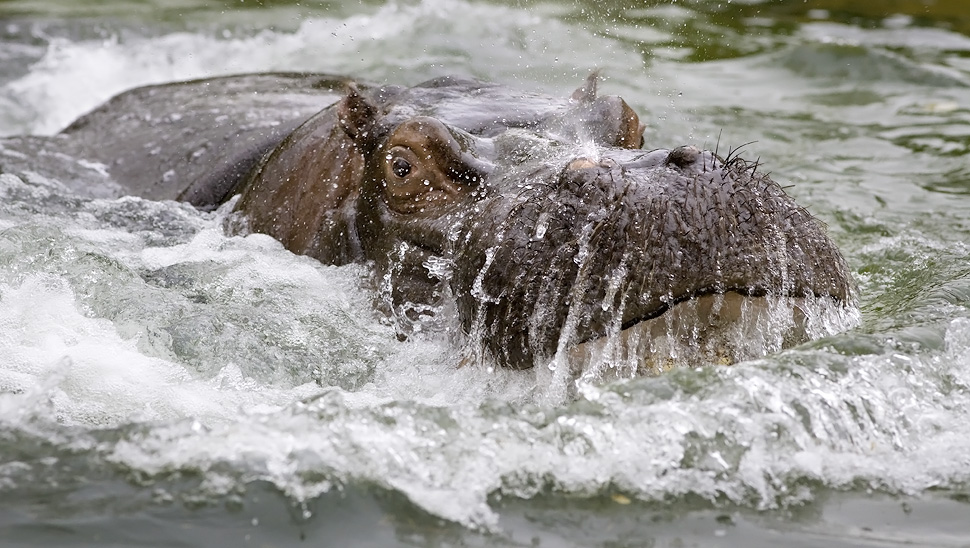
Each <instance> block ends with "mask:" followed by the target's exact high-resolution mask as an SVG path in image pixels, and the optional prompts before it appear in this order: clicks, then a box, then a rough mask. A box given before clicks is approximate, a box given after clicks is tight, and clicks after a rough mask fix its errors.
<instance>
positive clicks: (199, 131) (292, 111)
mask: <svg viewBox="0 0 970 548" xmlns="http://www.w3.org/2000/svg"><path fill="white" fill-rule="evenodd" d="M597 87H598V77H597V75H595V74H594V75H592V76H590V77H589V78H588V79H587V80H586V81H585V82H583V83H582V85H581V86H580V87H579V89H577V90H576V91H575V92H574V93H572V94H571V95H567V94H564V96H562V97H556V96H550V95H547V94H543V93H535V92H524V91H517V90H513V89H510V88H509V87H507V86H504V85H500V84H495V83H489V82H483V81H479V80H473V79H464V78H454V77H444V78H436V79H433V80H430V81H427V82H424V83H420V84H418V85H415V86H413V87H406V86H397V85H376V84H369V83H366V82H361V81H357V80H354V79H351V78H347V77H341V76H330V75H320V74H260V75H241V76H233V77H221V78H211V79H206V80H196V81H192V82H183V83H175V84H164V85H156V86H148V87H143V88H138V89H135V90H132V91H128V92H125V93H122V94H121V95H119V96H117V97H115V98H114V99H112V100H110V101H108V102H107V103H106V104H105V105H103V106H101V107H99V108H97V109H95V110H94V111H92V112H91V113H89V114H87V115H85V116H83V117H81V118H80V119H78V120H77V121H75V122H74V123H72V124H71V125H70V126H68V127H67V128H66V129H65V130H64V131H63V132H61V133H60V134H58V135H55V136H52V137H19V138H8V139H6V140H3V141H0V172H2V171H10V172H18V171H20V172H23V171H30V170H32V171H46V172H48V173H52V174H53V176H55V177H57V178H58V179H59V180H61V181H68V182H69V183H70V184H71V185H72V186H73V189H72V190H74V191H75V192H78V193H81V194H88V195H98V196H110V195H122V194H131V195H137V196H141V197H145V198H149V199H155V200H180V201H185V202H189V203H191V204H192V205H194V206H196V207H199V208H203V209H213V208H217V207H220V206H223V204H226V203H227V202H228V203H230V204H232V205H231V208H232V210H233V213H232V214H231V215H230V217H231V218H232V219H235V222H234V223H228V224H229V225H231V226H234V227H235V228H234V230H242V231H252V232H259V233H264V234H268V235H270V236H272V237H273V238H275V239H277V240H279V241H280V242H281V243H282V244H283V245H284V246H285V247H286V248H287V249H289V250H290V251H292V252H294V253H298V254H303V255H307V256H310V257H313V258H315V259H317V260H319V261H321V262H323V263H326V264H332V265H343V264H348V263H367V264H370V265H372V267H373V273H374V277H373V280H374V285H375V287H376V290H377V292H376V294H377V295H378V296H379V298H377V299H375V300H376V301H377V304H378V307H379V308H381V309H382V310H383V312H384V313H386V314H387V315H388V317H389V318H392V319H393V322H394V323H395V325H396V326H397V330H398V333H399V336H400V337H401V338H407V337H410V336H414V333H415V332H417V331H421V330H427V329H430V328H432V327H434V326H435V325H438V326H439V327H440V325H441V324H447V325H451V326H452V328H454V329H453V330H454V331H455V332H457V336H458V337H460V338H461V339H462V340H464V341H466V342H467V343H469V344H468V345H467V346H468V347H469V348H472V349H473V352H472V355H473V356H477V357H479V358H480V359H482V360H483V361H484V360H487V361H488V363H491V364H497V365H500V366H504V367H508V368H515V369H524V368H530V367H533V366H535V365H540V364H549V363H551V360H553V359H554V358H556V357H557V356H560V357H561V356H564V355H570V354H575V353H576V352H577V351H578V350H577V349H587V348H588V349H595V350H583V351H585V352H597V353H598V355H599V356H606V358H605V359H613V360H631V359H632V360H634V362H636V363H640V362H643V361H644V360H645V359H646V358H645V357H644V356H645V355H646V354H650V352H651V351H656V350H657V347H656V345H654V344H653V341H654V339H656V338H658V337H660V338H662V337H664V336H665V335H666V336H674V337H675V338H677V337H679V338H680V339H681V340H683V341H686V346H687V347H697V348H703V349H705V350H704V352H703V353H702V354H703V355H704V356H703V357H704V359H705V360H707V361H708V362H709V361H714V362H719V361H720V362H723V363H727V362H731V361H734V360H737V359H740V358H742V357H744V356H743V355H741V354H743V353H741V354H739V353H738V352H732V351H731V349H730V347H731V346H732V344H734V346H738V344H737V341H735V343H731V342H730V340H729V337H726V336H725V333H729V332H730V329H732V327H731V326H732V325H734V324H735V323H738V322H742V320H744V319H745V318H748V317H756V318H759V320H758V321H760V322H762V323H763V324H764V325H761V326H760V329H764V330H766V331H770V330H772V329H776V330H777V328H778V326H777V325H773V324H774V323H775V322H776V319H772V318H776V317H775V316H772V315H771V314H767V315H765V314H762V313H761V312H758V313H756V312H755V311H757V310H763V309H766V306H767V308H772V307H774V308H775V309H777V308H778V307H780V308H781V309H783V316H784V317H785V318H786V319H787V320H786V321H787V323H785V325H784V326H782V327H783V328H782V330H781V331H782V332H781V334H780V335H779V337H780V340H781V342H782V345H783V346H786V345H790V344H794V343H796V342H800V341H802V340H804V339H805V338H807V337H808V336H811V335H810V334H807V333H809V332H810V330H808V329H806V323H810V321H811V313H810V309H811V307H812V306H821V307H823V308H826V307H827V308H831V309H836V310H840V309H848V308H851V307H852V306H853V301H854V296H853V284H852V280H851V276H850V274H849V271H848V268H847V266H846V263H845V260H844V258H843V257H842V255H841V254H840V252H839V250H838V248H837V247H836V245H835V244H834V243H833V241H832V240H831V239H830V238H829V236H828V235H827V234H826V229H825V226H824V225H823V224H822V223H821V222H820V221H819V220H817V219H816V218H814V217H813V216H812V215H811V214H810V213H809V212H808V211H806V210H805V209H803V208H802V207H800V206H798V205H797V204H796V203H795V201H794V200H793V199H792V198H791V197H789V196H788V195H787V194H786V192H785V191H784V190H783V189H782V188H781V187H780V186H779V185H778V184H777V183H775V182H774V181H773V180H772V179H771V178H770V177H769V176H768V175H767V174H766V173H765V172H764V171H763V170H762V171H759V165H758V164H757V163H753V162H748V161H745V160H743V159H742V158H741V157H740V156H738V155H737V154H736V153H731V154H728V155H727V156H726V157H721V156H720V155H718V154H716V153H715V152H711V151H707V150H701V149H699V148H696V147H694V146H690V145H683V146H677V147H674V148H670V149H663V148H653V149H651V148H647V147H645V146H644V145H645V143H644V128H645V126H644V124H643V123H641V120H640V118H639V116H638V115H637V113H636V112H634V110H633V109H632V108H631V107H630V106H629V104H628V103H627V102H626V101H624V100H623V99H622V98H620V97H618V96H607V95H602V96H601V95H599V94H598V92H597ZM52 150H53V151H56V154H51V153H50V152H51V151H52ZM39 158H42V160H38V159H39ZM38 161H40V162H41V164H37V162H38ZM224 207H229V206H224ZM765 303H768V304H767V305H766V304H765ZM759 314H760V315H759ZM449 322H450V323H449ZM681 322H683V323H684V325H680V323H681ZM783 323H784V322H783ZM445 330H446V331H447V328H445ZM737 333H739V334H740V335H737V334H736V335H735V339H736V338H737V337H739V336H740V337H742V338H743V337H744V334H743V332H741V331H738V332H737ZM674 354H676V353H674ZM676 357H677V356H676V355H673V357H671V356H667V358H666V359H676ZM634 367H636V366H634Z"/></svg>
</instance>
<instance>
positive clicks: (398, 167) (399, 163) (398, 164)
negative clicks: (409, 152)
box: [391, 157, 411, 179]
mask: <svg viewBox="0 0 970 548" xmlns="http://www.w3.org/2000/svg"><path fill="white" fill-rule="evenodd" d="M391 170H392V171H393V172H394V175H396V176H398V177H400V178H401V179H403V178H405V177H407V176H408V174H409V173H411V163H410V162H408V161H407V160H405V159H404V158H400V157H398V158H394V162H393V163H392V164H391Z"/></svg>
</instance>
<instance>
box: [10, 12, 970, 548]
mask: <svg viewBox="0 0 970 548" xmlns="http://www.w3.org/2000/svg"><path fill="white" fill-rule="evenodd" d="M857 4H862V3H860V2H849V1H838V0H811V1H802V0H791V1H762V2H758V1H745V2H729V1H727V0H721V1H713V0H696V1H678V2H652V1H647V2H605V3H604V2H593V1H589V2H573V3H570V2H559V3H550V2H540V1H535V2H508V3H499V2H479V1H471V2H464V1H459V0H424V1H420V2H418V1H407V2H405V1H402V2H391V3H382V2H355V3H336V2H334V3H326V2H320V3H318V2H236V1H229V0H226V1H222V2H202V1H192V0H180V1H177V2H163V1H161V0H157V1H154V2H136V1H127V2H121V1H118V2H93V1H92V2H82V1H77V0H39V1H35V0H31V1H0V135H14V134H23V133H33V134H51V133H54V132H56V131H57V130H58V129H60V128H62V127H64V126H65V125H66V124H67V123H69V122H70V121H71V120H72V119H73V118H75V117H76V116H78V115H80V114H83V113H84V112H85V111H86V110H88V109H90V108H93V107H94V106H96V105H97V104H99V103H100V102H102V101H104V100H106V99H107V98H109V97H110V96H111V95H112V94H114V93H117V92H120V91H122V90H125V89H128V88H131V87H134V86H137V85H142V84H148V83H157V82H165V81H173V80H178V79H185V78H194V77H200V76H207V75H216V74H228V73H238V72H249V71H266V70H309V71H321V72H335V73H344V74H351V75H355V76H358V77H360V78H362V79H366V80H370V81H377V82H389V83H403V84H413V83H417V82H420V81H422V80H425V79H427V78H431V77H434V76H439V75H443V74H458V75H465V76H475V77H479V78H483V79H488V80H494V81H499V82H502V83H505V84H508V85H510V86H512V87H517V88H520V89H523V90H533V89H540V90H543V91H546V92H549V93H555V94H568V93H570V92H571V90H572V89H574V88H575V87H577V86H578V85H579V83H580V82H581V81H582V79H583V78H584V77H585V75H586V74H588V72H589V71H590V70H592V69H601V70H602V71H603V74H604V76H605V81H604V83H603V84H602V87H601V90H602V91H603V92H605V93H615V94H619V95H622V96H623V97H624V98H625V99H626V101H627V102H628V103H629V104H630V105H631V106H633V108H634V109H636V110H637V111H638V113H639V114H640V117H641V120H642V121H644V122H645V123H646V124H647V131H646V134H645V137H646V142H647V144H646V147H647V148H652V147H664V148H670V147H672V146H676V145H680V144H684V143H692V144H698V145H701V146H704V147H707V148H712V149H713V148H715V147H717V148H718V150H720V151H722V154H723V153H726V152H727V151H728V150H730V149H731V148H733V147H739V146H742V145H743V148H742V150H743V155H744V156H746V157H748V158H751V159H754V158H759V157H760V159H761V162H762V165H763V166H764V168H765V169H767V170H768V171H770V172H771V173H772V174H773V177H774V178H775V179H776V180H777V181H779V182H780V183H781V184H782V185H784V186H786V188H787V191H788V192H789V193H790V194H791V195H792V196H794V197H795V198H796V200H797V201H798V202H799V203H801V204H802V205H803V206H804V207H806V208H807V209H808V210H809V211H811V212H812V213H813V214H814V215H816V216H817V217H819V218H820V219H822V220H823V221H824V222H825V223H826V224H827V225H828V228H829V232H830V234H831V235H832V237H833V238H834V239H835V240H836V242H837V243H838V244H839V246H840V247H841V249H842V250H843V252H844V254H845V255H846V258H847V260H848V263H849V265H850V267H851V270H852V272H853V275H854V278H855V279H856V281H857V284H858V295H859V305H860V308H861V311H862V323H861V325H860V326H859V327H858V328H855V329H853V330H851V331H849V332H847V333H843V334H840V335H836V336H833V337H829V338H826V339H823V340H820V341H815V342H812V343H809V344H807V345H803V346H801V347H798V348H795V349H792V350H790V351H786V352H783V353H780V354H777V355H771V356H767V357H766V358H764V359H761V360H755V361H752V362H748V363H743V364H739V365H737V366H734V367H732V368H718V367H709V368H701V369H698V370H681V371H674V372H672V373H670V374H668V375H665V376H662V377H659V378H648V379H632V380H625V381H618V382H615V383H612V384H609V385H605V386H601V387H597V388H596V389H595V390H592V391H590V392H589V393H586V394H585V395H584V396H582V397H580V398H579V399H578V400H576V401H570V402H559V403H554V404H550V403H547V402H546V400H544V399H543V398H542V397H541V387H539V389H538V390H537V389H536V387H535V383H536V379H537V378H539V377H535V376H531V377H530V376H528V375H519V374H514V373H509V372H501V371H500V372H496V373H488V372H486V371H476V370H474V369H469V368H462V369H461V370H455V368H454V366H453V362H452V361H449V359H450V356H452V354H454V349H453V348H450V347H448V345H447V344H444V343H441V342H440V341H435V340H427V341H409V342H408V343H398V342H397V341H396V340H394V338H393V334H392V333H390V332H389V330H388V328H387V326H386V325H384V324H383V323H381V319H380V318H379V317H378V316H376V315H374V314H372V313H370V312H364V311H366V310H370V306H369V305H370V300H369V298H368V297H367V296H366V294H365V293H366V289H363V288H362V287H361V286H362V285H365V284H362V283H361V282H360V279H361V277H362V271H361V269H358V268H334V267H323V266H320V265H316V264H312V262H310V261H309V260H304V259H302V258H298V257H293V256H291V255H289V254H288V253H287V252H285V251H283V250H282V249H280V248H278V247H274V245H273V244H272V243H271V242H267V241H264V240H260V239H258V238H250V239H238V238H236V239H233V238H230V237H228V236H226V235H225V234H224V233H223V232H222V231H221V228H220V226H221V225H220V223H219V221H218V218H217V217H216V216H215V215H214V214H203V213H198V212H194V211H192V210H190V209H188V208H184V207H180V206H177V205H175V204H170V203H146V202H141V201H110V200H107V201H97V200H95V201H90V200H81V199H76V198H74V197H71V196H69V195H67V194H66V193H65V192H64V190H63V189H61V188H58V187H57V185H56V184H55V183H56V182H55V183H51V182H49V181H47V182H45V181H43V180H31V179H29V178H27V180H20V179H15V178H10V177H8V176H4V175H0V177H7V178H0V191H2V194H0V267H2V269H0V356H2V357H0V539H2V543H0V544H3V545H4V546H7V545H10V546H56V545H68V544H69V545H72V546H133V545H154V546H241V545H252V546H285V545H297V544H300V545H321V546H393V545H403V546H493V545H494V546H504V545H514V546H604V547H606V546H610V547H616V546H778V545H785V546H896V545H900V544H905V545H917V546H970V506H968V504H967V501H968V496H970V313H968V308H967V307H968V303H970V260H968V259H970V247H968V242H970V161H968V157H967V152H968V148H970V9H968V8H967V7H965V5H964V2H962V1H957V0H937V1H936V2H933V1H932V0H926V1H912V2H910V1H904V0H883V1H870V2H865V3H864V4H862V5H857ZM0 165H2V162H0ZM160 219H162V220H163V221H164V222H162V221H160ZM163 275H164V276H163ZM165 276H167V277H165ZM162 277H165V279H166V280H174V281H171V282H166V284H159V283H157V282H153V280H157V279H160V278H162ZM362 293H364V294H362ZM267 295H269V296H270V297H267ZM239 326H243V327H239ZM349 378H353V379H354V380H355V382H354V383H352V384H351V383H348V382H346V380H347V379H349ZM348 386H354V387H355V388H347V387H348ZM341 387H343V388H341ZM321 392H324V393H325V395H324V396H319V394H320V393H321ZM537 392H538V393H539V394H538V395H537Z"/></svg>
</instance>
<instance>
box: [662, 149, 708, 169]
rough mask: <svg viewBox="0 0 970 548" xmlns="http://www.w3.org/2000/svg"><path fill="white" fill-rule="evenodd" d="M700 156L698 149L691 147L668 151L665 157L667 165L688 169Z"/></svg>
mask: <svg viewBox="0 0 970 548" xmlns="http://www.w3.org/2000/svg"><path fill="white" fill-rule="evenodd" d="M700 155H701V151H700V149H698V148H697V147H693V146H682V147H677V148H675V149H673V150H671V151H670V154H669V155H668V156H667V164H668V165H669V164H673V165H675V166H677V167H681V168H686V167H690V166H691V165H693V164H694V162H696V161H697V158H698V157H699V156H700Z"/></svg>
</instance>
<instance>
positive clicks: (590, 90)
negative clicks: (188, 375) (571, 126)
mask: <svg viewBox="0 0 970 548" xmlns="http://www.w3.org/2000/svg"><path fill="white" fill-rule="evenodd" d="M599 77H600V71H599V70H594V71H593V72H591V73H589V76H587V77H586V81H585V82H583V85H581V86H579V87H578V88H577V89H576V91H574V92H573V94H572V95H571V96H570V99H572V100H573V101H579V102H580V103H584V104H589V103H592V102H593V101H594V100H596V83H597V81H599Z"/></svg>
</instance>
